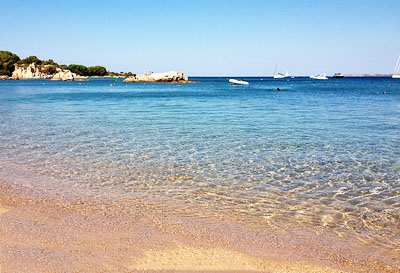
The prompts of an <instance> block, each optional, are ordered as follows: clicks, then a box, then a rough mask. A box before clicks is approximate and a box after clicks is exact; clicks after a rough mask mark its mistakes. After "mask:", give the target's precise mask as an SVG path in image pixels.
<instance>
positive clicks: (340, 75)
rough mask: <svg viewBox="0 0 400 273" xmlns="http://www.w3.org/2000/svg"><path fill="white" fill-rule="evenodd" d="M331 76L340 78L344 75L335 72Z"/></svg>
mask: <svg viewBox="0 0 400 273" xmlns="http://www.w3.org/2000/svg"><path fill="white" fill-rule="evenodd" d="M332 78H334V79H342V78H344V75H343V74H342V73H335V74H333V76H332Z"/></svg>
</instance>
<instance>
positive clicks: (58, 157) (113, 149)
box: [0, 78, 400, 251]
mask: <svg viewBox="0 0 400 273" xmlns="http://www.w3.org/2000/svg"><path fill="white" fill-rule="evenodd" d="M191 80H194V81H196V83H195V84H151V83H123V82H122V81H119V80H111V79H92V80H91V81H90V82H81V83H79V82H51V81H48V80H43V81H40V80H38V81H1V82H0V174H1V175H2V176H4V177H6V176H13V175H16V174H18V176H19V177H21V176H24V175H26V178H27V179H28V178H29V180H27V181H26V183H28V184H29V183H30V184H32V186H42V187H45V188H46V187H48V188H51V189H52V190H51V191H48V192H47V193H46V194H52V195H54V196H55V197H56V196H62V197H65V198H69V197H71V198H73V197H79V196H87V195H93V196H96V197H97V198H100V199H101V198H104V199H113V200H116V199H118V198H119V197H120V198H122V197H123V198H132V199H138V200H139V199H140V200H142V201H143V202H149V203H151V202H154V203H157V204H162V205H160V210H162V212H163V213H168V211H171V212H172V211H175V212H176V211H178V212H181V213H185V212H187V213H189V212H190V214H191V215H192V216H198V217H201V216H202V215H208V216H210V215H214V216H215V217H216V218H218V217H220V216H221V215H230V216H232V217H234V218H235V219H237V221H241V222H248V223H249V224H254V225H258V226H262V225H270V226H275V227H282V228H285V227H289V226H304V227H307V228H310V229H313V230H328V231H330V232H335V233H338V234H355V235H356V236H359V237H360V240H373V241H375V242H377V243H378V244H379V246H381V247H383V248H388V249H393V250H395V251H396V249H397V251H398V246H399V242H400V241H399V238H400V224H399V223H400V185H399V182H400V81H398V80H395V79H391V78H344V79H337V80H335V79H329V80H328V81H313V80H310V79H308V78H295V79H289V80H287V79H285V80H273V79H270V78H264V79H262V78H247V80H248V81H249V82H250V85H249V86H231V85H229V84H228V79H227V78H195V79H191ZM110 83H114V86H112V87H111V86H110ZM277 87H279V88H280V90H281V91H279V92H278V91H276V88H277ZM384 92H385V94H384ZM32 177H34V179H32ZM199 208H200V209H199Z"/></svg>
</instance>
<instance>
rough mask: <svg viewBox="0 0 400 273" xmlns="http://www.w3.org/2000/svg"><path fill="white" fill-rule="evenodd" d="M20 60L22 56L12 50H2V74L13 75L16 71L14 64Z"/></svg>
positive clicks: (0, 60)
mask: <svg viewBox="0 0 400 273" xmlns="http://www.w3.org/2000/svg"><path fill="white" fill-rule="evenodd" d="M18 61H20V58H19V57H18V56H17V55H15V54H13V53H11V52H10V51H1V50H0V75H7V76H9V77H10V76H11V75H12V72H13V71H14V64H15V63H17V62H18Z"/></svg>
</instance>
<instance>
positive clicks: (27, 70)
mask: <svg viewBox="0 0 400 273" xmlns="http://www.w3.org/2000/svg"><path fill="white" fill-rule="evenodd" d="M50 77H51V75H49V74H47V73H43V72H42V71H41V69H40V68H39V67H36V65H35V63H31V64H30V65H28V66H27V67H20V66H19V65H18V64H15V69H14V71H13V73H12V76H11V78H12V79H14V80H18V79H47V78H50Z"/></svg>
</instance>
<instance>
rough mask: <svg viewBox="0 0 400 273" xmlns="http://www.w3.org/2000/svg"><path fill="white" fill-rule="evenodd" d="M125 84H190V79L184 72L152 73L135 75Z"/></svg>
mask: <svg viewBox="0 0 400 273" xmlns="http://www.w3.org/2000/svg"><path fill="white" fill-rule="evenodd" d="M124 82H186V83H187V82H189V79H188V77H187V76H186V75H184V73H183V72H176V71H169V72H164V73H150V74H141V75H133V76H130V77H128V78H126V79H125V80H124Z"/></svg>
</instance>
